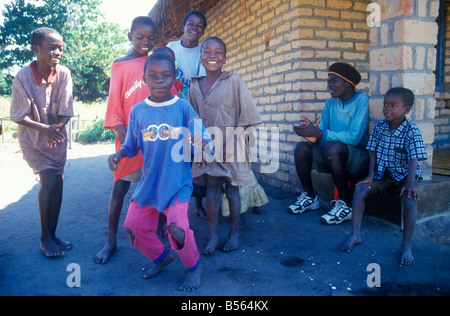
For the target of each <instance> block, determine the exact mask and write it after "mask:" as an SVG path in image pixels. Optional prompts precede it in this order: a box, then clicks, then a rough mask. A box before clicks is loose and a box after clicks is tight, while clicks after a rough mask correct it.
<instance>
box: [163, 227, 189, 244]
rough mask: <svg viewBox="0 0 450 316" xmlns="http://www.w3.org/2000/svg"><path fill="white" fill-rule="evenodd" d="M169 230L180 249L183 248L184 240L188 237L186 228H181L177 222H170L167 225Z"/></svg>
mask: <svg viewBox="0 0 450 316" xmlns="http://www.w3.org/2000/svg"><path fill="white" fill-rule="evenodd" d="M167 230H168V231H169V234H170V236H171V237H172V238H173V240H174V241H175V243H176V245H177V247H178V250H179V249H182V248H183V247H184V240H185V238H186V233H185V232H184V230H183V229H181V228H179V227H178V226H176V225H175V224H170V225H169V226H168V227H167Z"/></svg>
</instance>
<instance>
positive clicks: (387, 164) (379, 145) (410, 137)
mask: <svg viewBox="0 0 450 316" xmlns="http://www.w3.org/2000/svg"><path fill="white" fill-rule="evenodd" d="M367 150H369V151H373V152H376V154H377V170H376V174H375V178H374V179H375V180H380V179H382V178H383V176H384V173H385V170H386V169H387V170H388V171H389V172H390V174H391V177H392V178H393V179H394V180H396V181H402V180H403V179H405V178H406V177H407V176H408V171H409V170H408V161H409V160H412V159H418V160H419V161H420V160H426V159H428V156H427V152H426V149H425V144H424V142H423V138H422V135H421V134H420V130H419V128H418V127H417V125H416V124H414V123H412V122H409V121H408V120H407V119H405V121H404V122H403V123H402V124H401V125H400V126H399V127H397V128H396V129H395V130H393V131H391V130H389V122H388V121H387V120H383V121H381V122H379V123H378V124H377V125H376V126H375V128H374V129H373V132H372V135H371V136H370V139H369V142H368V144H367ZM416 180H417V182H419V183H420V182H421V181H422V180H423V178H422V171H421V170H420V167H419V166H417V172H416Z"/></svg>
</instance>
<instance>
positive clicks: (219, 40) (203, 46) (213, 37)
mask: <svg viewBox="0 0 450 316" xmlns="http://www.w3.org/2000/svg"><path fill="white" fill-rule="evenodd" d="M209 41H216V42H219V43H220V44H221V45H222V46H223V47H224V49H225V51H224V54H225V56H227V44H225V42H224V41H223V40H222V39H221V38H219V37H217V36H211V37H208V38H207V39H205V40H204V41H203V43H202V47H201V50H200V51H201V52H203V49H204V48H205V45H206V43H207V42H209Z"/></svg>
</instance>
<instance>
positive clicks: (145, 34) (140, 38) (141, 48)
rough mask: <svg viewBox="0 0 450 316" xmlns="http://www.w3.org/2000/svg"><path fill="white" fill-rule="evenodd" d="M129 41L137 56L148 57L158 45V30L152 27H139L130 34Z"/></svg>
mask: <svg viewBox="0 0 450 316" xmlns="http://www.w3.org/2000/svg"><path fill="white" fill-rule="evenodd" d="M128 39H129V40H130V42H131V43H132V44H133V50H134V52H135V53H137V55H139V56H146V55H148V53H149V52H150V51H151V50H152V49H153V47H155V45H156V30H155V28H154V27H153V26H151V25H145V24H142V25H138V26H136V28H135V29H134V30H133V32H132V33H129V34H128Z"/></svg>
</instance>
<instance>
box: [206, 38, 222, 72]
mask: <svg viewBox="0 0 450 316" xmlns="http://www.w3.org/2000/svg"><path fill="white" fill-rule="evenodd" d="M226 60H227V57H226V48H225V47H224V45H223V44H222V43H221V42H219V41H217V40H215V39H208V40H206V42H205V43H203V49H202V57H201V62H202V65H203V67H205V69H206V71H209V72H216V71H221V70H222V67H223V65H225V64H226Z"/></svg>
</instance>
